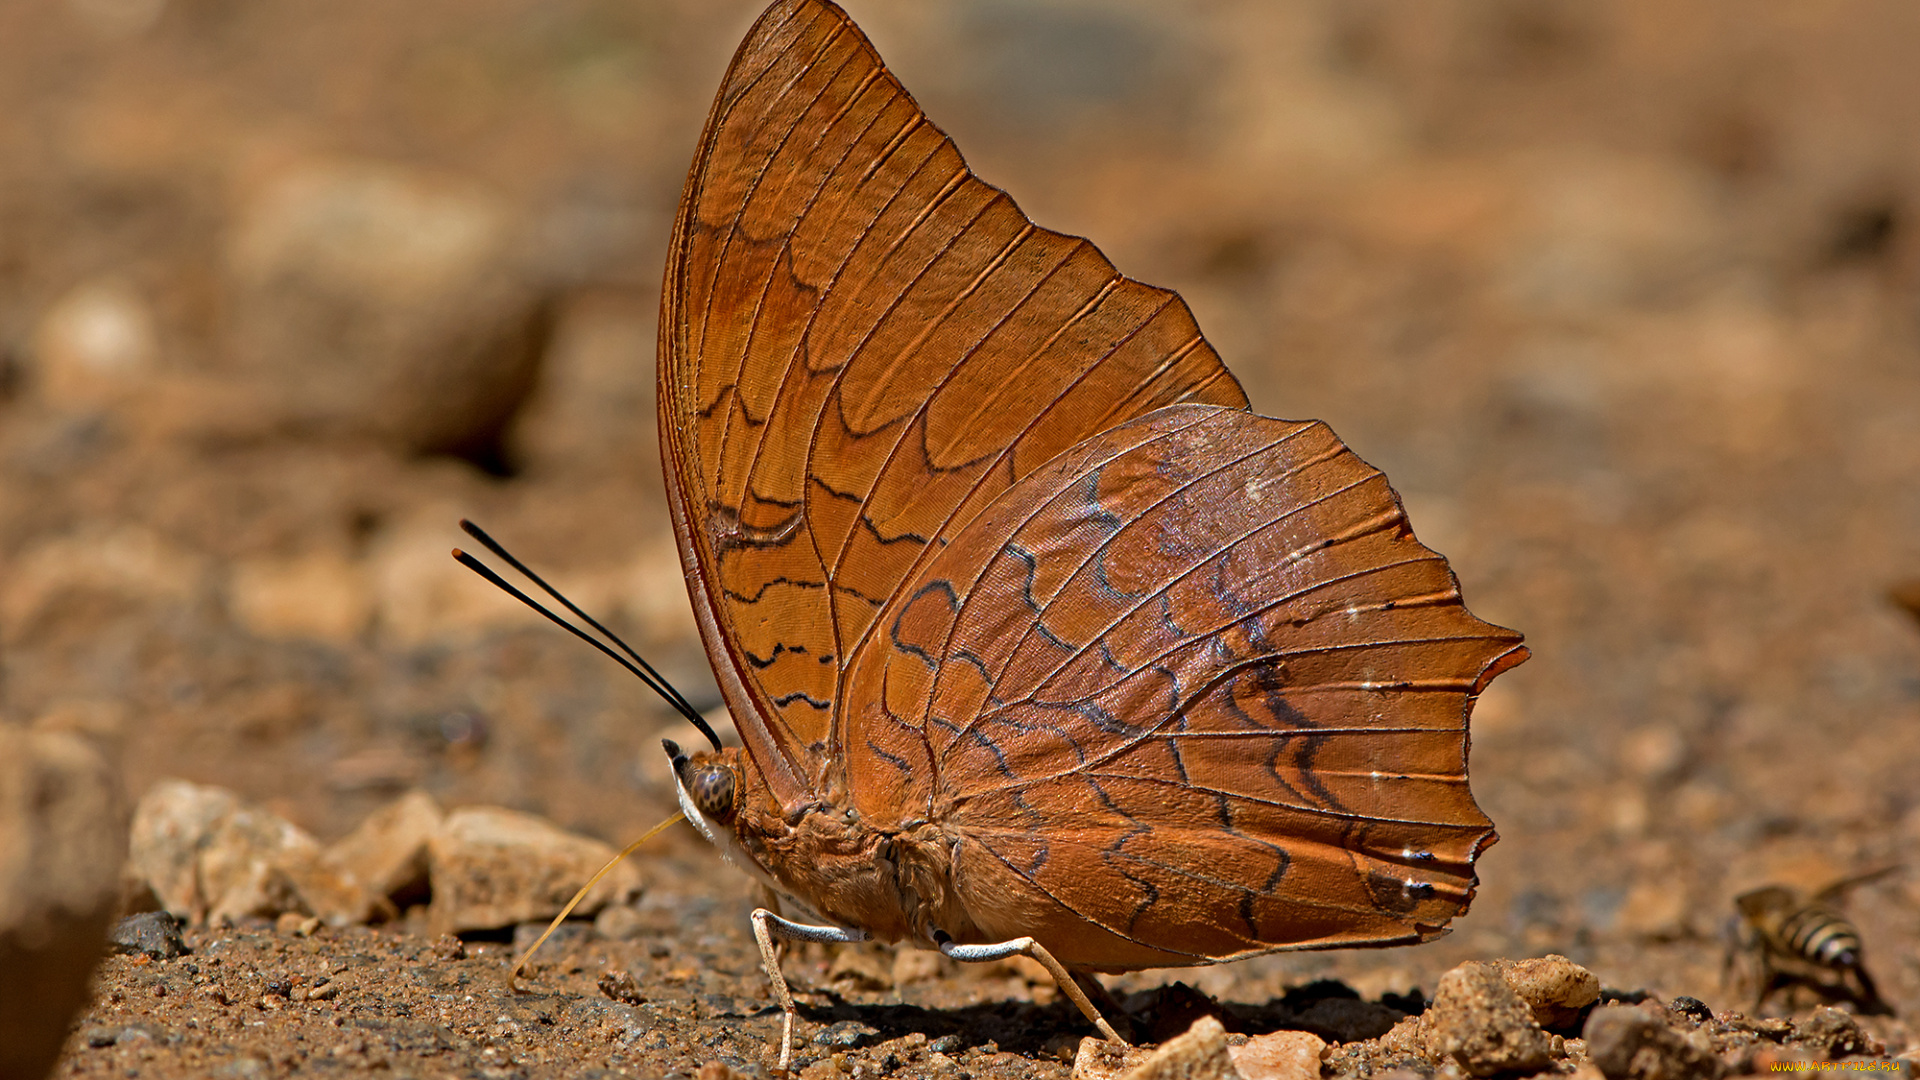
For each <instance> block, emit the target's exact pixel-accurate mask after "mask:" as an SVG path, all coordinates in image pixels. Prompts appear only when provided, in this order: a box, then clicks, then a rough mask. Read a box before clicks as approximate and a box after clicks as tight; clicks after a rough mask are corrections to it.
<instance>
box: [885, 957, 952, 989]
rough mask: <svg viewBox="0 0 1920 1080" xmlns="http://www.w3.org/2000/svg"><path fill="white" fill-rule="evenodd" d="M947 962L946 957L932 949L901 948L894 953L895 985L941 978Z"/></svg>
mask: <svg viewBox="0 0 1920 1080" xmlns="http://www.w3.org/2000/svg"><path fill="white" fill-rule="evenodd" d="M946 962H947V958H946V957H944V956H941V955H940V954H939V953H937V952H933V951H932V950H930V949H901V950H899V951H898V952H896V953H894V954H893V985H895V986H906V985H908V984H910V983H917V982H926V981H927V980H928V979H936V978H939V977H940V971H941V969H942V968H943V967H944V966H945V964H946Z"/></svg>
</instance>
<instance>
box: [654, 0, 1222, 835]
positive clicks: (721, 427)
mask: <svg viewBox="0 0 1920 1080" xmlns="http://www.w3.org/2000/svg"><path fill="white" fill-rule="evenodd" d="M664 294H665V295H664V299H663V304H662V321H661V367H660V380H661V393H660V410H661V439H662V444H663V449H664V450H665V456H666V458H667V460H668V461H669V462H670V463H671V466H670V468H669V470H668V472H669V477H668V479H669V486H670V488H671V489H672V490H671V491H670V500H671V502H672V504H673V506H674V512H675V522H676V531H677V533H678V535H679V538H680V542H681V545H682V554H683V558H684V559H685V561H686V563H687V566H688V569H689V571H690V588H691V589H693V590H694V591H695V592H696V594H697V595H696V596H695V598H694V605H695V610H696V613H697V614H698V615H699V617H700V622H701V629H702V634H703V636H704V637H705V639H706V641H707V645H708V649H709V653H710V654H711V655H712V656H713V657H714V660H715V665H716V668H717V670H718V674H719V675H720V682H721V686H722V690H723V692H724V693H725V694H726V696H727V699H728V705H729V707H730V708H731V711H732V712H733V714H734V716H735V718H736V721H737V722H738V723H739V724H740V726H741V728H742V735H743V736H744V737H745V739H746V742H747V745H748V748H749V750H750V752H751V753H752V754H753V755H754V758H755V760H756V761H757V762H758V763H759V764H760V766H761V768H762V769H763V770H764V771H765V772H766V773H767V776H768V779H769V781H770V782H771V783H772V784H773V786H774V789H775V792H776V794H777V796H778V797H780V798H781V799H782V800H783V801H786V802H789V803H796V802H798V801H801V800H802V798H803V797H804V796H805V794H806V792H805V790H804V789H805V788H807V787H808V786H810V785H813V784H816V783H818V782H819V779H820V777H821V776H822V774H823V770H826V769H828V768H830V767H832V766H833V765H834V763H835V761H834V756H835V752H834V747H835V746H836V745H837V742H836V740H835V739H834V737H833V733H834V724H835V717H836V715H837V714H838V713H839V712H841V711H843V707H844V703H845V700H846V693H845V689H844V687H843V685H842V684H843V672H844V670H845V668H846V666H847V664H848V662H849V657H852V656H855V655H858V653H859V652H860V650H862V649H863V648H866V647H867V645H866V642H868V641H869V639H870V638H871V636H872V631H873V626H874V619H875V616H876V614H877V613H878V611H879V610H880V609H881V608H882V607H883V606H884V605H886V604H887V603H888V602H889V601H890V600H892V599H894V598H895V597H896V594H898V593H899V591H900V589H901V587H902V585H903V583H904V582H906V581H907V580H908V578H909V577H910V576H911V575H912V574H913V573H914V571H915V568H916V566H917V565H918V564H920V563H921V562H922V561H924V559H925V558H926V557H927V545H928V542H929V540H930V538H932V537H933V536H935V535H936V534H939V533H941V532H943V531H948V532H950V531H952V530H953V529H955V528H957V526H958V525H959V524H961V523H964V522H965V521H966V520H968V519H969V518H970V517H971V516H973V515H974V514H976V513H978V512H979V511H980V509H981V508H982V507H984V506H986V505H988V504H989V503H990V502H991V501H992V500H993V499H994V498H995V497H996V496H997V495H999V494H1000V493H1002V492H1004V491H1006V490H1007V489H1008V488H1009V487H1011V486H1012V485H1013V484H1014V483H1015V482H1017V481H1018V480H1019V479H1020V478H1021V477H1023V476H1025V475H1027V474H1028V473H1030V472H1032V471H1033V470H1034V469H1036V468H1038V467H1039V466H1040V465H1041V464H1042V463H1044V462H1046V461H1047V460H1049V459H1051V458H1052V457H1054V456H1055V455H1056V454H1058V453H1059V452H1061V451H1063V450H1065V449H1066V448H1068V447H1070V446H1072V445H1073V444H1074V443H1076V442H1079V441H1080V440H1082V439H1084V438H1087V437H1089V436H1091V435H1094V434H1096V433H1098V432H1100V431H1102V430H1104V429H1106V428H1109V427H1112V426H1114V425H1116V424H1119V423H1122V422H1125V421H1126V420H1129V419H1131V418H1134V417H1137V416H1141V415H1145V414H1146V413H1149V412H1151V411H1152V410H1154V409H1156V408H1159V407H1161V406H1163V405H1167V404H1171V403H1175V402H1207V403H1213V404H1218V405H1225V406H1231V407H1234V408H1243V407H1244V406H1245V404H1246V399H1245V396H1244V395H1243V394H1242V393H1241V391H1240V388H1239V385H1238V384H1237V383H1236V382H1235V381H1234V379H1233V377H1232V376H1231V375H1230V374H1228V373H1227V370H1226V368H1225V367H1224V366H1222V365H1221V363H1220V361H1219V358H1218V357H1217V355H1215V353H1214V352H1213V350H1212V348H1211V347H1209V346H1208V345H1207V344H1206V342H1205V340H1204V339H1203V338H1202V337H1201V335H1200V333H1199V330H1198V328H1197V326H1196V325H1195V324H1194V321H1193V318H1192V315H1191V314H1190V313H1189V312H1188V310H1187V308H1186V305H1185V304H1184V303H1182V302H1181V301H1180V300H1179V298H1178V297H1176V296H1174V295H1173V294H1172V293H1170V292H1167V291H1165V290H1160V289H1154V288H1151V287H1149V286H1145V285H1142V284H1140V283H1138V282H1134V281H1131V280H1129V279H1127V278H1125V277H1122V276H1120V275H1119V274H1118V273H1117V272H1116V271H1115V270H1114V268H1113V266H1112V264H1111V263H1109V262H1108V261H1107V260H1106V259H1105V258H1103V257H1102V256H1101V255H1100V253H1099V252H1098V251H1097V250H1095V249H1094V248H1093V246H1092V245H1090V244H1088V243H1087V242H1086V241H1084V240H1080V239H1076V238H1072V237H1066V236H1062V235H1060V234H1058V233H1053V232H1049V231H1047V230H1045V229H1040V228H1038V227H1036V226H1035V225H1033V223H1032V222H1030V221H1028V220H1027V218H1026V217H1025V215H1024V214H1022V213H1021V212H1020V210H1019V208H1018V207H1016V206H1015V205H1014V203H1013V201H1012V200H1011V199H1009V198H1008V197H1007V196H1006V194H1005V193H1003V192H1001V191H999V190H998V189H996V188H993V187H992V186H990V185H988V184H986V183H984V182H982V181H981V180H979V179H978V178H977V177H975V176H974V175H973V174H972V173H971V172H970V171H968V169H967V167H966V164H965V162H964V161H963V160H962V159H961V157H960V155H959V152H958V151H957V150H956V149H955V148H954V146H953V143H952V142H951V141H950V140H949V139H947V138H946V136H945V135H943V134H942V133H941V132H940V131H939V129H937V128H935V127H934V126H933V125H932V124H931V123H929V122H928V121H927V119H926V117H925V116H924V115H923V114H922V113H921V112H920V109H919V107H918V106H917V105H916V104H915V103H914V102H913V99H912V98H911V97H909V96H908V95H907V93H906V92H905V91H904V90H903V89H902V88H901V87H900V84H899V83H898V82H897V81H896V80H895V79H894V78H893V76H892V75H891V74H890V73H889V72H888V71H887V70H886V68H885V67H884V65H882V63H881V62H880V59H879V57H878V56H877V55H876V54H875V53H874V51H873V49H872V47H871V45H870V44H869V43H868V42H867V41H866V39H865V38H864V37H863V36H862V35H861V34H860V32H859V31H858V29H856V28H855V27H854V26H853V25H852V23H851V22H849V21H848V20H847V19H846V17H845V15H844V14H842V13H841V12H840V11H839V9H837V8H835V7H833V6H832V5H830V4H826V3H820V2H817V0H792V2H787V3H781V4H776V5H775V6H774V7H772V8H771V9H769V10H768V11H767V13H766V14H765V15H763V16H762V17H761V19H760V21H759V22H758V23H757V24H756V25H755V27H754V29H753V31H752V32H751V33H750V34H749V36H748V38H747V40H746V42H745V43H744V44H743V45H742V46H741V48H740V51H739V53H738V54H737V55H736V56H735V58H734V62H733V65H732V67H731V69H730V70H729V72H728V74H727V78H726V80H725V82H724V83H723V85H722V88H721V91H720V95H719V97H718V99H717V100H716V102H715V104H714V109H713V112H712V114H711V116H710V117H709V119H708V122H707V128H706V132H705V134H704V136H703V137H702V140H701V145H700V149H699V151H698V153H697V154H696V156H695V159H694V166H693V170H692V172H691V174H690V175H689V177H688V180H687V188H686V192H685V194H684V196H683V198H682V201H681V209H680V216H679V218H678V220H677V221H676V224H675V229H674V237H673V242H672V248H671V252H670V255H669V261H668V266H667V280H666V288H665V290H664Z"/></svg>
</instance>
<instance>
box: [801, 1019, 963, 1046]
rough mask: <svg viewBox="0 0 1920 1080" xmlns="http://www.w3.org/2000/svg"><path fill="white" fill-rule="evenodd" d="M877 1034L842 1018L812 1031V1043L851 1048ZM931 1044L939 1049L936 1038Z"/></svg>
mask: <svg viewBox="0 0 1920 1080" xmlns="http://www.w3.org/2000/svg"><path fill="white" fill-rule="evenodd" d="M878 1034H880V1032H879V1031H878V1030H877V1029H875V1028H871V1027H868V1026H867V1025H866V1024H862V1023H860V1022H859V1021H857V1020H842V1021H840V1022H839V1023H837V1024H829V1025H827V1026H826V1027H823V1028H821V1029H820V1030H819V1031H816V1032H814V1034H813V1043H814V1045H815V1046H840V1047H847V1048H852V1047H856V1046H865V1045H866V1043H867V1041H868V1040H869V1039H872V1038H873V1037H874V1036H876V1035H878ZM943 1038H953V1036H943ZM933 1046H934V1048H935V1049H939V1048H940V1043H939V1041H938V1040H936V1041H935V1042H934V1044H933Z"/></svg>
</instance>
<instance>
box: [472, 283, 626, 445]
mask: <svg viewBox="0 0 1920 1080" xmlns="http://www.w3.org/2000/svg"><path fill="white" fill-rule="evenodd" d="M659 306H660V304H659V298H658V297H654V296H647V297H641V296H638V295H631V294H622V293H592V294H587V295H583V296H580V297H577V298H575V299H573V300H571V301H569V302H568V303H567V304H565V305H564V306H563V307H562V308H561V309H560V311H559V313H558V315H557V316H556V318H555V322H554V328H553V338H552V341H551V343H550V344H549V345H548V347H547V349H546V352H545V353H544V354H543V355H542V356H541V359H540V373H539V381H538V383H537V384H536V385H535V387H534V389H533V392H532V394H531V396H530V397H529V398H528V400H527V405H526V408H524V409H522V410H521V411H520V413H519V415H517V416H516V417H515V418H514V421H513V428H512V430H511V432H510V433H509V435H508V445H509V447H510V449H511V451H512V457H513V459H514V460H515V461H516V462H518V463H520V464H522V465H523V466H524V467H525V469H526V470H527V472H528V473H530V474H535V475H541V474H546V475H551V474H555V473H559V472H567V473H570V474H574V473H577V472H578V471H579V470H581V469H596V468H602V469H603V468H606V467H608V466H619V467H630V466H631V465H632V464H633V463H634V462H642V461H650V460H652V459H653V458H655V457H657V455H658V446H659V436H658V435H657V434H656V433H655V430H654V424H653V418H654V387H653V383H654V369H653V364H651V363H649V362H648V359H647V358H648V357H651V356H652V355H653V350H654V347H655V338H656V335H655V331H654V325H655V322H656V312H657V310H658V308H659Z"/></svg>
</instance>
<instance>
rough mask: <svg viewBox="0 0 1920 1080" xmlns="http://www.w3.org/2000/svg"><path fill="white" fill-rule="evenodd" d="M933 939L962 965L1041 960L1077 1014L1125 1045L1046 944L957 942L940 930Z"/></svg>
mask: <svg viewBox="0 0 1920 1080" xmlns="http://www.w3.org/2000/svg"><path fill="white" fill-rule="evenodd" d="M935 940H936V941H938V942H939V944H940V951H941V952H942V953H945V954H946V955H947V956H950V957H952V958H953V959H955V960H958V961H960V962H961V963H963V964H979V963H984V962H986V961H989V960H1005V959H1006V958H1007V957H1009V956H1030V957H1032V958H1033V959H1035V960H1038V961H1040V964H1041V966H1042V967H1044V968H1046V969H1047V971H1048V973H1049V974H1051V975H1052V976H1053V981H1054V982H1056V983H1059V984H1060V992H1061V993H1063V994H1065V995H1067V997H1068V999H1070V1000H1071V1001H1072V1002H1073V1003H1074V1005H1075V1006H1077V1007H1078V1008H1079V1009H1080V1015H1082V1016H1084V1017H1086V1018H1087V1019H1088V1020H1090V1021H1092V1022H1093V1026H1094V1027H1095V1028H1097V1029H1098V1030H1099V1032H1100V1037H1101V1038H1103V1039H1106V1040H1107V1041H1108V1042H1114V1043H1119V1044H1120V1045H1121V1046H1126V1045H1128V1044H1127V1040H1125V1039H1123V1038H1121V1037H1120V1033H1119V1032H1117V1031H1115V1030H1113V1026H1112V1025H1110V1024H1108V1023H1107V1020H1106V1017H1104V1016H1101V1015H1100V1010H1099V1009H1096V1008H1094V1007H1093V1002H1092V1001H1090V1000H1088V998H1087V992H1086V991H1085V990H1082V989H1081V988H1080V983H1079V981H1078V980H1076V979H1075V978H1074V977H1073V973H1072V972H1070V971H1068V970H1067V969H1066V966H1065V965H1063V964H1061V963H1060V961H1058V960H1055V959H1054V958H1053V954H1052V953H1050V952H1048V951H1047V950H1046V947H1045V946H1043V945H1041V944H1040V943H1039V942H1037V941H1035V940H1033V939H1032V938H1030V937H1017V938H1014V939H1013V940H1011V941H1002V942H998V943H996V944H993V945H956V944H954V943H953V940H952V939H951V938H949V937H947V935H946V934H944V933H942V934H937V935H936V936H935Z"/></svg>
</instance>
